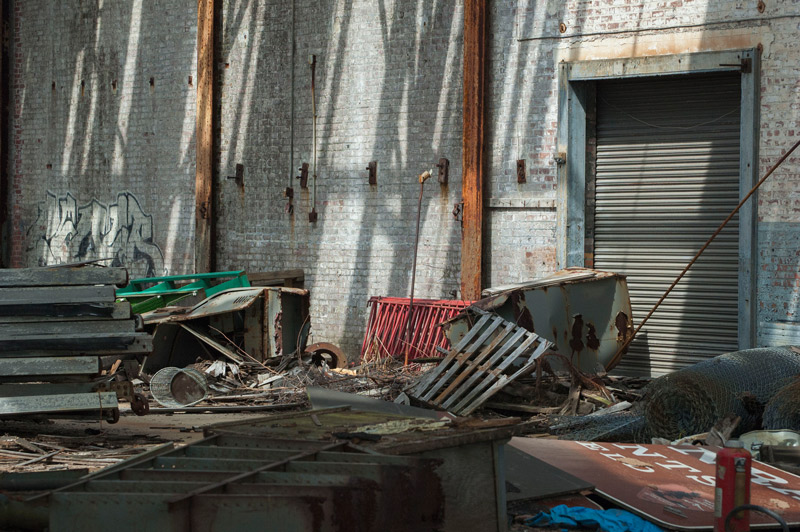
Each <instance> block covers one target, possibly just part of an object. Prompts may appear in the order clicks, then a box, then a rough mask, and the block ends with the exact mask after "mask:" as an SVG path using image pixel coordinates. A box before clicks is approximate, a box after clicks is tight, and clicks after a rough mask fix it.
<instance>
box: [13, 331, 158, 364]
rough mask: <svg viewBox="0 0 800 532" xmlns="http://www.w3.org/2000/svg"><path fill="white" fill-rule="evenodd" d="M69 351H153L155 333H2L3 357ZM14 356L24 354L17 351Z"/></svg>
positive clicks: (105, 352) (108, 352)
mask: <svg viewBox="0 0 800 532" xmlns="http://www.w3.org/2000/svg"><path fill="white" fill-rule="evenodd" d="M34 350H42V351H69V353H70V354H73V353H103V354H111V353H117V352H120V351H122V352H127V353H131V352H149V351H150V350H152V337H151V336H150V335H149V334H147V333H131V334H102V333H101V334H91V335H90V334H65V335H61V336H44V337H42V336H27V337H17V338H7V337H0V357H2V358H5V357H6V356H8V355H11V352H13V351H28V352H30V351H34ZM13 356H20V355H19V353H13Z"/></svg>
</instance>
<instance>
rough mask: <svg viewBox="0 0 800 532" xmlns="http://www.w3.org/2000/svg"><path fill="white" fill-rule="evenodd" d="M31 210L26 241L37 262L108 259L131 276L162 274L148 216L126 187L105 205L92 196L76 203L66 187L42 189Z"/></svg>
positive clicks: (150, 220)
mask: <svg viewBox="0 0 800 532" xmlns="http://www.w3.org/2000/svg"><path fill="white" fill-rule="evenodd" d="M37 209H38V214H37V217H36V220H35V221H34V223H33V224H31V226H30V228H29V229H28V232H27V239H26V240H27V241H28V242H31V246H30V247H29V248H28V252H35V253H36V257H37V260H38V264H39V266H50V265H53V264H67V263H71V262H79V261H86V260H93V259H111V260H110V261H108V263H106V264H107V265H108V266H124V267H127V268H128V270H129V271H130V272H131V276H132V277H134V276H135V277H139V276H144V277H152V276H157V275H165V274H166V273H167V271H166V269H165V268H164V254H163V253H162V252H161V248H160V247H159V246H158V245H156V243H155V242H153V217H152V216H151V215H149V214H147V213H145V212H144V211H143V210H142V206H141V204H140V203H139V200H138V199H137V198H136V196H134V195H133V194H131V193H130V192H122V193H120V194H118V195H117V198H116V201H115V202H114V203H110V204H108V205H105V204H103V203H101V202H100V201H98V200H97V199H96V198H93V199H92V200H91V201H90V202H89V203H86V204H85V205H81V206H78V200H77V199H76V198H75V196H73V195H72V194H71V193H69V192H67V193H66V194H65V195H63V196H57V195H56V194H54V193H53V192H50V191H47V197H46V199H45V200H44V201H42V202H40V203H39V204H38V206H37Z"/></svg>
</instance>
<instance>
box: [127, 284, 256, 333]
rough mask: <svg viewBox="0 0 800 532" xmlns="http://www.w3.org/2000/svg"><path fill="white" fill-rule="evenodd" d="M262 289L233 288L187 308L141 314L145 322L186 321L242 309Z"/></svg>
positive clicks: (250, 302)
mask: <svg viewBox="0 0 800 532" xmlns="http://www.w3.org/2000/svg"><path fill="white" fill-rule="evenodd" d="M263 291H264V288H263V287H259V288H233V289H231V290H225V291H223V292H219V293H217V294H214V295H213V296H211V297H208V298H206V299H204V300H203V301H201V302H200V303H198V304H197V305H195V306H194V307H192V308H191V309H189V310H182V311H180V312H177V313H176V312H175V311H154V312H148V313H147V314H143V315H142V318H143V320H144V322H145V324H155V323H166V322H176V321H188V320H194V319H197V318H203V317H207V316H214V315H217V314H225V313H228V312H236V311H238V310H244V309H246V308H248V307H249V306H250V305H252V304H253V303H255V301H256V299H257V298H258V297H259V296H260V295H261V294H262V292H263Z"/></svg>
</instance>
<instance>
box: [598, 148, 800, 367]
mask: <svg viewBox="0 0 800 532" xmlns="http://www.w3.org/2000/svg"><path fill="white" fill-rule="evenodd" d="M798 146H800V140H798V141H797V142H795V143H794V146H792V147H791V148H789V151H787V152H786V153H784V154H783V155H782V156H781V158H780V159H778V162H776V163H775V164H773V165H772V168H770V169H769V170H767V173H766V174H764V177H762V178H761V179H760V180H759V181H758V183H756V184H755V186H754V187H753V188H751V189H750V192H748V193H747V195H746V196H745V197H744V198H742V201H740V202H739V205H737V206H736V208H735V209H733V211H731V213H730V214H729V215H728V217H727V218H725V221H723V222H722V223H721V224H720V225H719V227H717V230H716V231H714V234H713V235H711V237H709V239H708V240H706V243H705V244H703V247H701V248H700V251H698V252H697V254H696V255H695V256H694V258H693V259H692V260H691V261H689V264H687V265H686V267H685V268H684V269H683V271H682V272H681V273H680V275H678V278H677V279H675V281H673V283H672V284H671V285H670V287H669V288H667V291H666V292H664V295H663V296H661V299H659V300H658V302H657V303H656V304H655V306H654V307H653V308H652V309H651V310H650V312H649V313H648V314H647V316H645V317H644V319H643V320H642V321H641V323H639V326H638V327H636V330H635V331H633V334H632V335H631V336H630V338H628V339H627V340H626V341H625V343H624V344H622V347H620V348H619V351H617V354H616V355H614V359H613V360H616V359H617V358H618V357H619V356H620V355H622V353H623V351H625V350H626V349H627V348H628V346H629V345H631V342H633V339H634V338H635V337H636V334H637V333H638V332H639V331H640V330H641V329H642V327H644V324H645V323H647V320H649V319H650V316H652V315H653V313H654V312H655V311H656V309H657V308H658V307H659V306H660V305H661V303H663V302H664V300H665V299H667V296H668V295H669V293H670V292H672V289H673V288H675V286H676V285H677V284H678V283H679V282H680V280H681V279H683V276H684V275H686V272H688V271H689V268H691V267H692V265H693V264H694V263H695V262H697V259H699V258H700V255H702V254H703V252H704V251H705V250H706V248H707V247H708V246H709V245H710V244H711V242H713V241H714V239H715V238H717V235H719V234H720V232H721V231H722V229H724V228H725V226H726V225H728V222H730V221H731V219H732V218H733V217H734V216H736V213H737V212H739V209H741V208H742V205H744V204H745V202H746V201H747V200H749V199H750V196H752V195H753V194H755V192H756V190H758V187H760V186H761V185H762V183H764V181H766V180H767V178H768V177H769V176H771V175H772V173H773V172H774V171H775V170H777V169H778V167H779V166H780V165H781V164H783V162H784V161H785V160H786V159H787V158H788V157H789V155H791V154H792V152H793V151H794V150H796V149H797V147H798Z"/></svg>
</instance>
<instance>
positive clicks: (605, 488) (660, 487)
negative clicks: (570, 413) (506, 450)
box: [509, 438, 800, 530]
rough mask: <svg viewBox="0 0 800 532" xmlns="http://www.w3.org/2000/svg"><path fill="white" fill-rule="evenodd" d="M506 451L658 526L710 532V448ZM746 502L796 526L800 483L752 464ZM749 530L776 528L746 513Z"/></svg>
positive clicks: (521, 444)
mask: <svg viewBox="0 0 800 532" xmlns="http://www.w3.org/2000/svg"><path fill="white" fill-rule="evenodd" d="M509 445H511V446H513V447H515V448H517V449H519V450H520V451H523V452H526V453H528V454H530V455H531V456H533V457H535V458H538V459H540V460H542V461H544V462H547V463H549V464H551V465H553V466H556V467H558V468H560V469H562V470H563V471H566V472H568V473H570V474H573V475H575V476H577V477H578V478H581V479H583V480H585V481H587V482H591V483H592V484H594V485H595V491H596V492H597V493H598V494H600V495H602V496H603V497H605V498H607V499H609V500H611V501H613V502H614V503H616V504H619V505H620V506H622V507H624V508H625V509H627V510H630V511H631V512H633V513H635V514H637V515H639V516H641V517H643V518H645V519H648V520H650V521H653V522H655V523H657V524H658V525H661V526H665V527H669V528H672V529H676V530H711V529H713V526H714V482H715V458H716V450H717V448H716V447H696V446H691V445H640V444H632V443H595V442H576V441H564V440H544V439H533V438H512V440H511V442H510V443H509ZM752 474H753V480H752V485H751V487H750V494H751V496H750V502H751V503H752V504H757V505H760V506H763V507H765V508H769V509H770V510H772V511H774V512H776V513H778V514H780V515H781V516H782V517H783V518H784V519H785V520H786V522H787V523H788V524H789V526H790V527H797V526H800V477H798V476H796V475H792V474H791V473H786V472H784V471H781V470H779V469H776V468H774V467H772V466H769V465H767V464H763V463H761V462H756V461H754V462H753V469H752ZM750 521H751V526H752V528H754V529H763V528H779V527H778V526H776V523H775V521H773V520H772V519H770V518H768V517H766V516H762V515H761V514H757V513H755V512H751V513H750Z"/></svg>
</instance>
